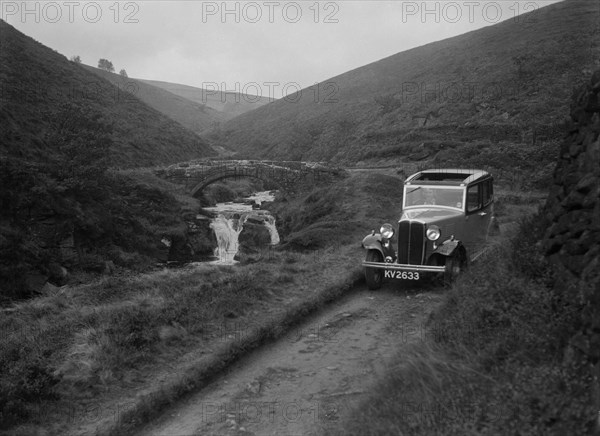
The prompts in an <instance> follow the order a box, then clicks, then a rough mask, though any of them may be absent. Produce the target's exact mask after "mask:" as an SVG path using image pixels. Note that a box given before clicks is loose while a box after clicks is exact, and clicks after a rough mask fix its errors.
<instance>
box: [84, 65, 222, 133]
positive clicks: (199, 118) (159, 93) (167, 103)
mask: <svg viewBox="0 0 600 436" xmlns="http://www.w3.org/2000/svg"><path fill="white" fill-rule="evenodd" d="M82 66H83V67H84V68H85V69H87V70H88V71H91V72H92V73H94V74H96V75H98V76H100V77H103V78H105V79H106V80H108V81H109V82H111V83H112V84H113V85H115V86H116V87H118V88H120V89H122V90H125V91H129V92H131V93H132V94H133V95H135V96H136V97H137V98H139V99H140V100H142V101H143V102H144V103H146V104H147V105H148V106H150V107H153V108H154V109H156V110H157V111H159V112H161V113H162V114H164V115H166V116H168V117H169V118H171V119H173V120H175V121H177V122H178V123H179V124H181V125H182V126H184V127H187V128H188V129H190V130H191V131H192V132H195V133H200V132H202V131H203V130H205V129H207V128H209V127H213V125H214V124H215V123H219V122H222V121H225V120H226V119H229V117H226V116H224V115H223V114H222V113H220V112H219V111H217V110H215V109H213V108H211V107H209V106H207V105H206V104H200V103H196V102H194V101H191V100H188V99H187V98H183V97H180V96H179V95H175V94H173V93H171V92H169V91H166V90H165V89H163V88H161V87H158V86H154V85H151V84H149V83H147V82H146V81H143V80H138V79H132V78H130V77H123V76H121V75H119V74H115V73H110V72H108V71H105V70H101V69H99V68H95V67H92V66H89V65H82Z"/></svg>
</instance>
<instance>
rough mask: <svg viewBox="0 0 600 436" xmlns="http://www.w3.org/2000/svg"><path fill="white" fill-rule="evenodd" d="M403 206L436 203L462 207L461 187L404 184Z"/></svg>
mask: <svg viewBox="0 0 600 436" xmlns="http://www.w3.org/2000/svg"><path fill="white" fill-rule="evenodd" d="M404 195H405V198H404V207H411V206H426V205H437V206H447V207H454V208H457V209H462V208H463V189H462V188H458V187H457V188H453V187H443V188H441V187H437V186H406V187H405V190H404Z"/></svg>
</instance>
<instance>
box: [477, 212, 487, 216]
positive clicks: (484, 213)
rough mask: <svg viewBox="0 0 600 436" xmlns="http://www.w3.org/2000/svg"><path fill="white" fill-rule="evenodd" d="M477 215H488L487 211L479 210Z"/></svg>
mask: <svg viewBox="0 0 600 436" xmlns="http://www.w3.org/2000/svg"><path fill="white" fill-rule="evenodd" d="M477 215H479V216H486V215H487V212H479V213H478V214H477Z"/></svg>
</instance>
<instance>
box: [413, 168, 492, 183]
mask: <svg viewBox="0 0 600 436" xmlns="http://www.w3.org/2000/svg"><path fill="white" fill-rule="evenodd" d="M488 177H491V175H490V174H489V173H488V172H487V171H484V170H478V169H459V168H447V169H446V168H444V169H439V168H438V169H429V170H423V171H419V172H418V173H415V174H413V175H411V176H409V177H408V178H407V179H406V181H405V182H404V183H405V184H406V185H456V186H464V185H466V184H468V183H472V182H474V181H476V180H481V179H484V178H488Z"/></svg>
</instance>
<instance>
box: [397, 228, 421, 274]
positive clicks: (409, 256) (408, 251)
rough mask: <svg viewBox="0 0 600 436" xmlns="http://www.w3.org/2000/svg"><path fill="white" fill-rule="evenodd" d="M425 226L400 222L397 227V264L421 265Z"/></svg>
mask: <svg viewBox="0 0 600 436" xmlns="http://www.w3.org/2000/svg"><path fill="white" fill-rule="evenodd" d="M424 237H425V225H424V224H423V223H419V222H415V221H401V222H400V224H399V225H398V263H404V264H411V265H422V264H423V258H424V254H425V253H424V248H425V244H424Z"/></svg>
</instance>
